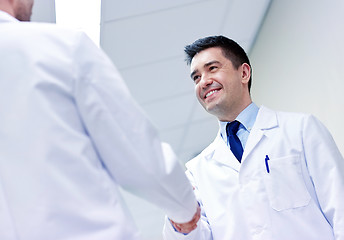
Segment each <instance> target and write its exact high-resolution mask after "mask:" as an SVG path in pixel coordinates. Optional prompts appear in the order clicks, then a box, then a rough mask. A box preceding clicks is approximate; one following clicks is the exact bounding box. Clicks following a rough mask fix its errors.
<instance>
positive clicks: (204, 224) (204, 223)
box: [163, 170, 213, 240]
mask: <svg viewBox="0 0 344 240" xmlns="http://www.w3.org/2000/svg"><path fill="white" fill-rule="evenodd" d="M186 175H187V177H188V178H189V180H190V182H191V184H192V186H193V188H194V193H195V195H196V198H197V201H198V203H199V206H200V209H201V218H200V220H199V221H198V223H197V228H195V229H194V230H193V231H191V232H190V233H188V234H184V233H183V231H180V230H179V229H178V228H176V227H175V226H174V224H173V221H172V222H171V221H170V220H169V219H168V217H165V225H164V229H163V237H164V240H212V239H213V237H212V233H211V227H210V225H209V222H208V219H207V216H206V214H205V212H204V210H203V208H202V200H201V199H200V197H199V194H198V188H197V186H196V182H195V181H194V178H193V176H192V173H191V172H190V171H189V170H187V171H186Z"/></svg>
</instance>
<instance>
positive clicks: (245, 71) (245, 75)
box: [240, 63, 251, 83]
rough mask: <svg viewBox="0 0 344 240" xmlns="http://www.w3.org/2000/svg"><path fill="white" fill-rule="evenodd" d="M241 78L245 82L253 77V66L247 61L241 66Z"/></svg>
mask: <svg viewBox="0 0 344 240" xmlns="http://www.w3.org/2000/svg"><path fill="white" fill-rule="evenodd" d="M240 70H241V79H242V82H243V83H248V81H249V80H250V77H251V67H250V65H248V64H247V63H243V64H242V65H241V67H240Z"/></svg>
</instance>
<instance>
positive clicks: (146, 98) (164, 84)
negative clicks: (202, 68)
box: [121, 56, 194, 104]
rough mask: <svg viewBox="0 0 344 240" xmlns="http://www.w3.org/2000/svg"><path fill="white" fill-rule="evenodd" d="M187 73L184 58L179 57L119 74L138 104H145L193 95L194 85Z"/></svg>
mask: <svg viewBox="0 0 344 240" xmlns="http://www.w3.org/2000/svg"><path fill="white" fill-rule="evenodd" d="M181 70H184V71H181ZM187 71H188V67H187V66H186V64H185V61H184V57H182V56H179V57H176V58H171V59H166V60H165V61H159V62H154V63H148V64H145V65H141V66H137V67H133V68H126V69H122V70H121V74H122V76H123V78H124V79H125V81H126V83H127V85H128V87H129V89H130V90H131V92H132V94H133V96H134V97H135V99H136V100H137V101H138V102H139V103H140V104H147V103H151V102H153V101H160V100H163V99H165V98H170V97H178V96H179V95H183V94H186V93H191V94H193V89H194V84H193V81H192V80H191V79H190V78H189V77H188V75H187V74H185V72H187Z"/></svg>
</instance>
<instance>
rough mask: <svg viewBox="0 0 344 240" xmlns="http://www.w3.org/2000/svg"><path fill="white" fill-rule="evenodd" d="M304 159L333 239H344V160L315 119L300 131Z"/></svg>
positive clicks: (323, 127) (321, 125) (307, 121)
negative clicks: (301, 133)
mask: <svg viewBox="0 0 344 240" xmlns="http://www.w3.org/2000/svg"><path fill="white" fill-rule="evenodd" d="M303 139H304V143H303V144H304V150H305V158H306V162H307V166H308V170H309V174H310V176H311V178H312V181H313V184H314V188H315V191H316V194H317V197H318V201H319V205H320V207H321V210H322V212H323V213H324V215H325V217H326V219H327V221H328V222H329V224H330V225H331V226H332V228H333V232H334V236H335V239H336V240H344V159H343V157H342V155H341V154H340V152H339V150H338V148H337V146H336V144H335V142H334V140H333V138H332V136H331V134H330V133H329V131H328V130H327V129H326V128H325V126H323V124H321V123H320V122H319V120H317V119H316V118H315V117H313V116H311V117H309V118H308V119H307V120H306V122H305V124H304V129H303Z"/></svg>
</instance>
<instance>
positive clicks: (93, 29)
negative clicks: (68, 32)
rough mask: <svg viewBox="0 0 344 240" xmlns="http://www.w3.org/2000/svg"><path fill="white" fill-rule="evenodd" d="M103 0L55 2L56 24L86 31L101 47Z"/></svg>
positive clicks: (56, 0) (62, 0)
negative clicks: (101, 4)
mask: <svg viewBox="0 0 344 240" xmlns="http://www.w3.org/2000/svg"><path fill="white" fill-rule="evenodd" d="M100 2H101V0H55V9H56V24H57V25H60V26H63V27H68V28H74V29H79V30H82V31H84V32H85V33H86V34H87V35H88V36H89V37H90V38H91V39H92V40H93V41H94V43H95V44H97V45H98V46H99V38H100Z"/></svg>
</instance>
